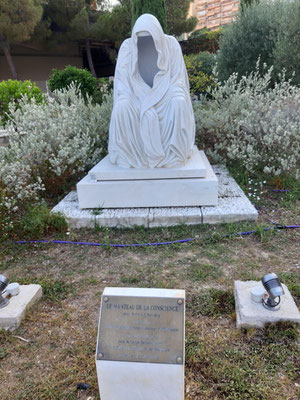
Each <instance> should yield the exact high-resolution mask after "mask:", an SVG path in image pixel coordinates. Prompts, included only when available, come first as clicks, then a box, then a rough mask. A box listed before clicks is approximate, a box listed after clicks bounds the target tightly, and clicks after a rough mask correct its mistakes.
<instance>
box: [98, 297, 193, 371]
mask: <svg viewBox="0 0 300 400" xmlns="http://www.w3.org/2000/svg"><path fill="white" fill-rule="evenodd" d="M184 307H185V305H184V299H181V298H166V297H131V296H102V302H101V314H100V326H99V337H98V348H97V359H98V360H110V361H133V362H145V363H163V364H182V363H183V358H184V357H183V356H184V355H183V349H184Z"/></svg>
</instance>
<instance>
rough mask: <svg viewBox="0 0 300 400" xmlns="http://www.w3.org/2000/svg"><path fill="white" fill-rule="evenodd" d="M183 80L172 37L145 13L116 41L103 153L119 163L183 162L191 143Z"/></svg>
mask: <svg viewBox="0 0 300 400" xmlns="http://www.w3.org/2000/svg"><path fill="white" fill-rule="evenodd" d="M194 137H195V124H194V115H193V109H192V104H191V99H190V94H189V83H188V78H187V73H186V68H185V64H184V61H183V57H182V52H181V48H180V45H179V43H178V42H177V40H176V39H175V38H174V37H172V36H168V35H165V34H164V32H163V30H162V27H161V25H160V23H159V21H158V20H157V19H156V18H155V17H154V16H153V15H151V14H143V15H141V16H140V17H139V18H138V19H137V20H136V22H135V25H134V27H133V30H132V35H131V38H130V39H127V40H125V41H124V42H123V43H122V46H121V48H120V51H119V54H118V61H117V65H116V71H115V79H114V108H113V112H112V116H111V123H110V130H109V155H110V160H111V162H112V163H114V164H117V165H119V166H122V167H134V168H161V167H174V166H179V165H184V164H185V163H186V161H187V159H188V158H189V157H190V155H191V152H192V148H193V145H194Z"/></svg>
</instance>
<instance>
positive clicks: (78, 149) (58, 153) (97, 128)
mask: <svg viewBox="0 0 300 400" xmlns="http://www.w3.org/2000/svg"><path fill="white" fill-rule="evenodd" d="M103 99H104V101H103V103H102V104H101V105H99V104H96V105H94V104H92V101H91V99H89V98H88V99H87V100H86V101H85V100H84V99H83V97H82V96H81V94H80V92H79V91H78V89H77V88H76V87H75V86H71V87H69V88H68V89H65V90H62V91H57V92H55V98H53V97H50V96H47V101H46V103H45V104H37V103H36V102H35V100H34V99H33V100H32V101H31V102H28V100H27V99H24V101H23V102H21V104H20V106H21V107H20V109H19V110H17V111H14V112H13V117H14V118H13V120H11V121H10V122H9V123H8V124H7V126H6V131H7V132H8V134H9V138H10V141H9V145H8V146H7V147H0V189H2V196H0V208H1V207H2V210H3V209H6V210H7V211H8V212H12V211H13V210H16V207H18V205H20V204H21V203H22V202H24V201H26V200H27V201H28V200H29V199H33V198H36V197H37V196H38V194H39V193H40V192H41V191H42V190H45V186H46V187H47V184H46V182H47V180H48V182H51V178H53V177H60V176H66V177H69V176H72V175H73V176H74V174H77V173H79V172H80V171H83V170H85V169H86V168H89V167H91V166H92V165H94V164H95V163H96V162H97V161H99V160H100V159H101V157H102V156H103V154H104V153H105V152H106V149H107V139H108V128H109V120H110V114H111V110H112V95H111V94H110V93H109V92H108V91H107V90H106V89H105V88H104V89H103ZM11 107H13V105H12V106H11ZM12 111H13V110H12ZM49 178H50V180H49ZM52 180H53V179H52ZM48 187H49V186H48Z"/></svg>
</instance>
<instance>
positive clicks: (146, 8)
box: [131, 0, 167, 32]
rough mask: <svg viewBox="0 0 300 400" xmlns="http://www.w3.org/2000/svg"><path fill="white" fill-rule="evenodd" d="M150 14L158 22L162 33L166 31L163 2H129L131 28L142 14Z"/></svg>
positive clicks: (151, 0) (159, 0) (133, 0)
mask: <svg viewBox="0 0 300 400" xmlns="http://www.w3.org/2000/svg"><path fill="white" fill-rule="evenodd" d="M145 13H147V14H152V15H154V16H155V17H156V18H157V19H158V20H159V22H160V24H161V26H162V28H163V31H164V32H166V30H167V22H166V20H167V19H166V8H165V1H164V0H132V1H131V27H133V25H134V23H135V21H136V20H137V19H138V17H139V16H140V15H142V14H145Z"/></svg>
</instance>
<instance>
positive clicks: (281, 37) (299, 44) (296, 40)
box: [273, 0, 300, 85]
mask: <svg viewBox="0 0 300 400" xmlns="http://www.w3.org/2000/svg"><path fill="white" fill-rule="evenodd" d="M299 26H300V1H299V0H297V1H293V2H291V3H290V4H289V5H288V7H287V8H286V9H285V12H284V13H283V14H282V15H281V17H280V20H279V31H278V37H277V41H276V44H275V48H274V53H273V55H274V67H275V72H276V73H278V72H280V71H281V70H282V69H283V68H285V69H286V76H287V78H289V79H292V80H293V83H295V84H297V85H300V29H299ZM293 74H295V76H293Z"/></svg>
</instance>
